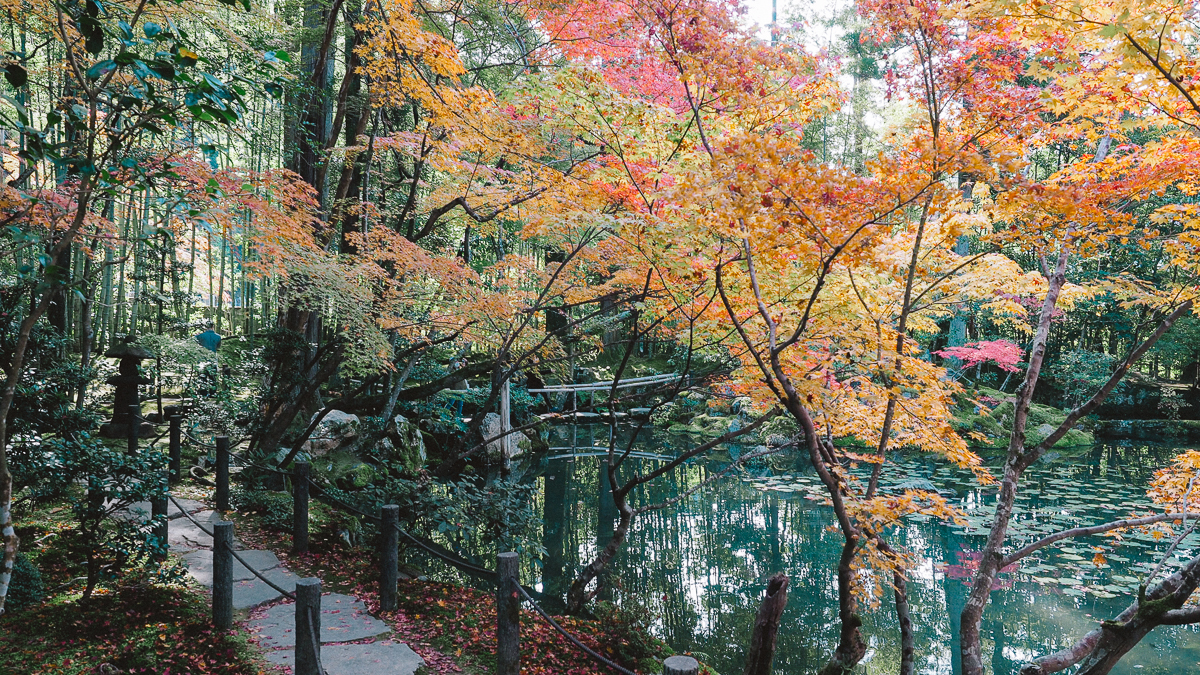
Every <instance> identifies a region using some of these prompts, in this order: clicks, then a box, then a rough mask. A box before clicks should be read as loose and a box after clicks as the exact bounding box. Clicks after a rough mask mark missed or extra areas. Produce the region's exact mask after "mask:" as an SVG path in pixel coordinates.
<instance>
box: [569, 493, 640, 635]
mask: <svg viewBox="0 0 1200 675" xmlns="http://www.w3.org/2000/svg"><path fill="white" fill-rule="evenodd" d="M613 498H614V501H615V502H616V504H617V513H618V515H619V517H618V520H617V526H616V527H615V528H613V535H612V537H611V538H610V539H609V540H608V544H607V545H605V547H604V548H603V549H601V550H600V553H598V554H597V555H596V557H595V558H594V559H593V560H592V562H591V563H589V564H588V565H587V566H586V567H584V568H583V569H582V570H580V571H579V576H577V577H575V580H574V581H572V582H571V587H570V588H569V589H567V613H568V614H579V613H581V612H583V608H584V607H585V606H586V605H587V603H588V601H589V600H591V599H592V597H593V596H594V595H595V594H596V592H597V591H598V590H599V589H598V588H597V589H596V590H593V591H592V592H591V593H590V594H589V593H588V592H587V587H588V584H590V583H592V581H594V580H595V579H596V578H597V577H599V576H600V573H601V572H603V571H604V568H605V567H607V566H608V563H609V562H611V561H612V559H613V558H615V557H616V556H617V552H618V551H620V550H621V546H623V545H624V544H625V538H626V536H628V535H629V526H630V525H631V524H632V523H633V515H634V513H633V509H632V508H630V507H629V503H628V502H627V501H626V500H625V498H624V496H622V495H620V494H619V492H618V491H616V490H614V491H613Z"/></svg>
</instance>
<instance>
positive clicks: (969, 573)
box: [942, 551, 1019, 591]
mask: <svg viewBox="0 0 1200 675" xmlns="http://www.w3.org/2000/svg"><path fill="white" fill-rule="evenodd" d="M957 557H958V564H956V565H944V566H942V571H943V572H944V573H945V574H946V578H948V579H961V580H962V582H963V583H964V584H967V585H970V584H971V582H972V581H974V579H975V573H976V572H978V571H979V560H980V558H981V557H982V552H980V551H959V552H958V556H957ZM1018 564H1019V563H1013V564H1011V565H1009V566H1007V567H1005V568H1004V569H1002V570H1000V573H1001V574H1003V573H1005V572H1013V571H1015V570H1016V569H1017V565H1018ZM1012 585H1013V582H1012V579H1008V578H1003V577H999V576H997V577H996V579H995V580H994V581H993V582H992V590H993V591H995V590H999V589H1002V588H1012Z"/></svg>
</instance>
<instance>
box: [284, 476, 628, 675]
mask: <svg viewBox="0 0 1200 675" xmlns="http://www.w3.org/2000/svg"><path fill="white" fill-rule="evenodd" d="M308 482H309V485H310V486H311V487H312V488H315V490H316V492H317V495H316V496H317V497H318V499H322V501H323V502H325V503H327V504H329V502H333V503H332V504H329V505H330V506H336V507H338V508H341V509H343V510H345V511H349V512H352V513H354V514H356V515H358V516H359V517H361V518H364V519H366V520H368V521H370V522H372V523H376V524H379V523H381V522H382V520H381V519H380V518H379V517H378V516H372V515H370V514H368V513H366V512H365V511H363V510H361V509H358V508H356V507H354V506H352V505H350V504H347V503H345V502H343V501H342V500H340V499H337V498H336V497H334V496H333V495H331V494H329V492H328V491H327V490H326V489H325V488H324V487H323V486H321V485H318V484H317V483H316V482H314V481H313V480H312V479H311V478H310V479H309V481H308ZM326 500H327V501H326ZM393 527H394V529H395V530H396V531H397V532H398V533H399V534H400V536H402V537H404V538H405V539H407V540H408V541H410V542H412V543H413V544H415V545H417V546H418V547H420V548H421V549H423V550H425V551H427V552H428V553H430V554H432V555H434V556H436V557H437V558H439V559H441V560H442V561H444V562H446V563H448V564H450V565H452V566H454V567H457V568H459V569H462V570H464V571H468V572H471V573H473V574H476V575H478V576H483V577H487V578H490V579H493V580H497V581H498V582H499V583H500V584H501V585H503V581H504V580H503V579H500V576H499V574H498V573H497V572H496V571H495V570H489V569H487V568H486V567H481V566H479V565H476V564H474V563H471V562H468V561H467V560H464V559H463V558H461V557H458V556H456V555H453V554H449V553H447V552H444V551H440V550H438V548H440V547H438V548H435V547H436V546H437V545H436V544H434V543H433V542H426V541H424V540H423V538H421V537H418V536H416V535H414V534H412V533H410V532H408V531H406V530H405V529H404V528H402V527H400V526H399V525H394V526H393ZM513 581H517V580H515V579H514V580H513ZM514 586H515V587H516V589H517V591H518V592H519V593H520V594H521V596H522V597H524V598H525V600H526V601H528V602H529V604H530V606H531V607H532V608H533V610H534V612H536V613H537V614H538V616H540V617H541V618H542V619H543V620H545V621H546V623H548V624H550V626H551V627H552V628H553V629H554V630H556V631H557V632H559V633H560V634H561V635H562V636H563V637H565V638H566V639H567V640H568V641H569V642H570V643H571V644H572V645H573V646H575V648H576V649H579V650H580V651H582V652H583V653H584V654H586V655H587V656H588V657H589V658H591V659H592V660H593V661H595V662H596V663H598V664H600V665H602V666H605V667H607V668H610V669H612V670H614V671H616V672H618V673H621V674H622V675H638V674H637V673H635V672H633V671H632V670H629V669H627V668H624V667H622V666H621V665H619V664H617V663H616V662H614V661H612V660H611V659H608V658H606V657H605V656H604V655H602V654H600V653H599V652H597V651H596V650H594V649H592V648H591V647H588V646H587V645H586V644H584V643H583V642H582V641H581V640H580V639H579V638H578V637H576V636H574V635H572V634H571V633H570V631H568V630H567V629H565V628H563V627H562V625H561V624H559V623H558V622H557V621H555V620H554V618H553V617H551V616H550V613H549V612H547V611H546V610H545V609H543V608H542V606H541V605H540V604H538V602H537V600H535V599H534V597H533V594H535V593H537V591H536V590H534V589H532V588H528V587H526V586H525V585H523V584H521V583H519V582H517V583H515V584H514Z"/></svg>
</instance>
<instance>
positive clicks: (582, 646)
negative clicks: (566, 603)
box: [517, 584, 638, 675]
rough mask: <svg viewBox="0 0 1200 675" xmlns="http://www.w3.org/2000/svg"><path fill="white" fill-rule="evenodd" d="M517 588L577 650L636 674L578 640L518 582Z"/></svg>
mask: <svg viewBox="0 0 1200 675" xmlns="http://www.w3.org/2000/svg"><path fill="white" fill-rule="evenodd" d="M517 589H518V590H520V591H521V595H523V596H525V599H526V600H528V601H529V604H530V605H531V606H532V607H533V610H534V611H535V612H537V613H538V615H540V616H541V617H542V619H544V620H545V621H546V623H548V624H550V626H551V627H552V628H553V629H554V630H556V631H558V632H559V633H560V634H561V635H562V636H563V637H565V638H567V639H568V640H570V641H571V644H573V645H575V647H576V648H578V649H579V650H581V651H583V652H584V653H585V654H587V655H588V656H589V657H591V659H592V660H593V661H595V662H596V663H599V664H600V665H602V666H607V667H609V668H611V669H613V670H615V671H617V672H618V673H621V674H622V675H638V674H637V673H635V672H633V671H632V670H629V669H628V668H623V667H621V666H619V665H617V664H616V663H614V662H613V661H610V660H609V659H607V658H605V657H604V656H603V655H602V654H600V652H597V651H596V650H594V649H592V648H591V647H589V646H587V645H585V644H583V643H582V642H580V640H579V638H577V637H575V636H574V635H571V633H569V632H567V629H566V628H563V627H562V626H560V625H559V623H558V622H557V621H555V620H554V617H552V616H550V615H549V614H547V613H546V610H544V609H542V606H541V605H539V604H538V603H537V600H534V599H533V597H532V596H530V595H529V593H528V592H526V591H525V587H524V586H521V585H519V584H518V585H517Z"/></svg>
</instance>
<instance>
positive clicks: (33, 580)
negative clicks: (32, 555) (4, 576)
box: [4, 553, 46, 612]
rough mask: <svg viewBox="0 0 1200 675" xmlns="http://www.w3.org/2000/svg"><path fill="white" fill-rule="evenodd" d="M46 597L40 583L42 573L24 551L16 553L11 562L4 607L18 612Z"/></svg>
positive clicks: (44, 589) (43, 587) (44, 588)
mask: <svg viewBox="0 0 1200 675" xmlns="http://www.w3.org/2000/svg"><path fill="white" fill-rule="evenodd" d="M45 597H46V587H45V586H44V585H43V584H42V575H41V573H40V572H39V571H38V568H37V566H36V565H34V564H33V563H32V562H31V561H30V560H29V558H27V557H25V554H24V553H18V554H17V560H16V562H14V563H13V571H12V579H11V580H10V581H9V586H8V599H7V600H5V603H4V606H5V608H6V609H8V610H11V611H14V612H19V611H21V610H22V609H25V608H27V607H32V606H34V605H36V604H38V603H39V602H41V601H42V599H43V598H45Z"/></svg>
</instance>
